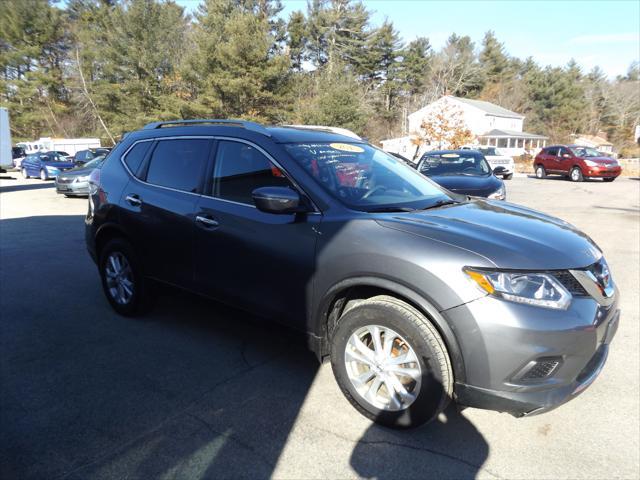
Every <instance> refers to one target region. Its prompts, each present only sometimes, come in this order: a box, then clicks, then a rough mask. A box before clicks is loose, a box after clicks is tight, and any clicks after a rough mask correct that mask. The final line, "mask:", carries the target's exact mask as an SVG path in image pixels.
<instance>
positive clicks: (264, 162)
mask: <svg viewBox="0 0 640 480" xmlns="http://www.w3.org/2000/svg"><path fill="white" fill-rule="evenodd" d="M259 187H291V182H289V180H288V179H287V178H286V177H285V176H284V174H283V173H282V172H281V171H280V169H278V167H276V166H275V165H274V164H273V163H271V162H270V161H269V159H268V158H267V157H265V156H264V155H263V154H262V153H261V152H260V151H259V150H257V149H256V148H254V147H252V146H251V145H247V144H245V143H240V142H231V141H221V142H219V143H218V152H217V154H216V162H215V167H214V170H213V196H214V197H218V198H222V199H224V200H231V201H233V202H238V203H246V204H248V205H253V198H252V196H251V193H252V192H253V191H254V190H255V189H256V188H259Z"/></svg>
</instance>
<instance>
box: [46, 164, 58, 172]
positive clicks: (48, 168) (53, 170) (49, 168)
mask: <svg viewBox="0 0 640 480" xmlns="http://www.w3.org/2000/svg"><path fill="white" fill-rule="evenodd" d="M44 168H46V169H47V172H59V171H60V170H58V169H57V168H56V167H50V166H49V165H45V167H44Z"/></svg>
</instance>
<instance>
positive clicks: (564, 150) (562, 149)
mask: <svg viewBox="0 0 640 480" xmlns="http://www.w3.org/2000/svg"><path fill="white" fill-rule="evenodd" d="M565 153H566V154H567V155H569V150H568V149H566V148H561V149H560V155H564V154H565Z"/></svg>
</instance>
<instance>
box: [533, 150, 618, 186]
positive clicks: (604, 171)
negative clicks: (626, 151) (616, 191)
mask: <svg viewBox="0 0 640 480" xmlns="http://www.w3.org/2000/svg"><path fill="white" fill-rule="evenodd" d="M533 168H534V170H535V173H536V177H537V178H545V177H546V176H547V175H549V174H554V175H562V176H564V177H568V178H570V179H571V181H573V182H582V181H583V180H585V179H588V178H602V179H603V180H604V181H605V182H613V181H614V180H615V179H616V178H617V177H618V176H619V175H620V173H622V167H621V166H620V164H619V163H618V161H617V160H616V159H614V158H611V157H608V156H606V155H603V154H602V153H600V152H598V151H597V150H596V149H594V148H591V147H583V146H580V145H552V146H549V147H545V148H543V149H542V150H540V152H539V153H538V154H537V155H536V156H535V158H534V160H533Z"/></svg>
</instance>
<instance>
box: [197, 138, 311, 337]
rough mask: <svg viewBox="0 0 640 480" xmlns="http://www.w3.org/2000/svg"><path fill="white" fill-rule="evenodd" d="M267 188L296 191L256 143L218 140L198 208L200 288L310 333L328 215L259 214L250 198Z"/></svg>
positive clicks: (198, 273)
mask: <svg viewBox="0 0 640 480" xmlns="http://www.w3.org/2000/svg"><path fill="white" fill-rule="evenodd" d="M265 186H288V187H290V188H294V189H296V187H295V186H294V185H293V183H292V182H291V181H290V180H289V179H288V178H287V176H286V174H285V172H284V171H283V169H282V168H281V167H280V166H279V165H276V164H275V162H273V161H272V160H271V159H270V158H269V156H268V155H267V153H266V151H264V150H263V149H261V148H260V147H258V146H257V145H254V144H251V143H248V142H244V141H241V140H220V141H218V145H217V150H216V155H215V160H214V163H213V168H212V169H211V174H210V181H209V185H208V191H207V194H206V195H204V196H202V197H201V198H200V200H199V202H198V206H197V208H196V219H195V223H196V226H197V228H196V284H197V285H198V287H199V288H200V289H201V291H202V293H204V294H206V295H209V296H212V297H216V298H219V299H221V300H223V301H227V302H230V303H232V304H234V305H237V306H242V307H244V308H245V309H247V310H250V311H253V312H255V313H258V314H261V315H264V316H267V317H271V318H274V319H276V320H278V321H280V322H282V323H285V324H289V325H290V326H292V327H294V328H298V329H301V330H305V329H306V326H305V325H304V320H305V318H306V315H307V307H308V306H309V305H310V304H311V295H312V291H313V289H312V277H313V273H314V271H315V248H316V241H317V235H318V234H317V233H316V232H317V228H316V227H317V226H318V224H319V223H320V221H321V218H322V217H321V215H320V213H319V212H312V213H305V214H271V213H265V212H262V211H260V210H258V209H257V208H256V207H255V205H254V202H253V199H252V196H251V193H252V192H253V190H255V189H256V188H259V187H265ZM297 190H298V191H299V192H300V190H299V189H297ZM300 193H301V194H302V192H300Z"/></svg>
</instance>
